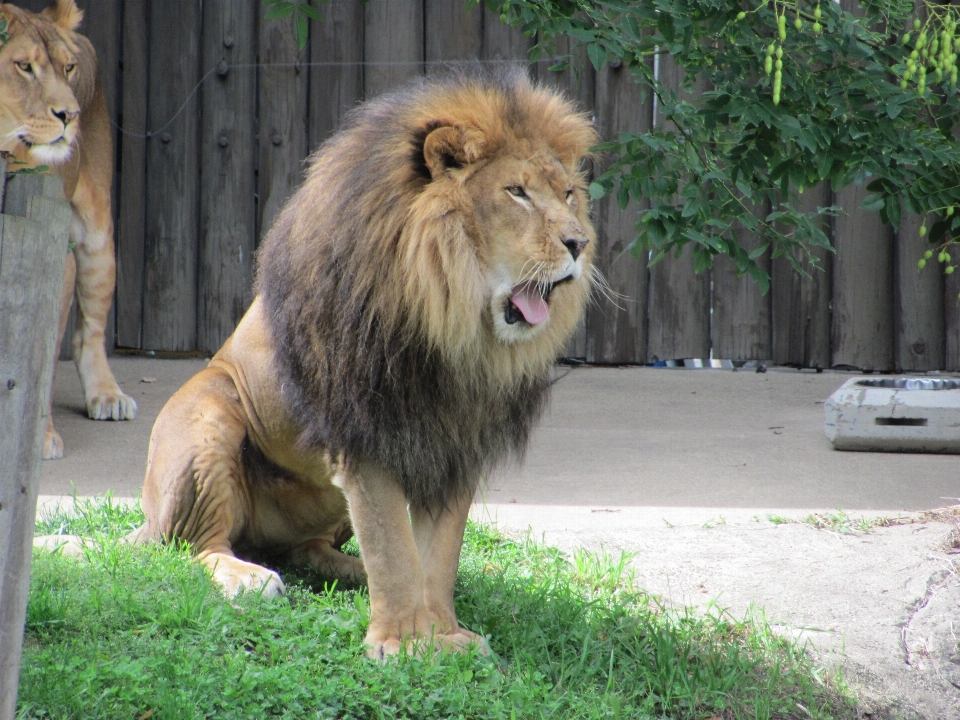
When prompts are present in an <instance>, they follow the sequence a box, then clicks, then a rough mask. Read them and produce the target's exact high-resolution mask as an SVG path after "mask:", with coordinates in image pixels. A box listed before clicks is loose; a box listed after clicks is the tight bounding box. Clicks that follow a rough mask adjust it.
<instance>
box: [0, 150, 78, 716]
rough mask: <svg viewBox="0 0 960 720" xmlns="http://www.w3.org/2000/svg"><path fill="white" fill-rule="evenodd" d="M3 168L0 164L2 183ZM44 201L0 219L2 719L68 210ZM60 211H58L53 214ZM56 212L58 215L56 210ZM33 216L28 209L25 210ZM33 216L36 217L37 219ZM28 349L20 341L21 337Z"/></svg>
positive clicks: (11, 704)
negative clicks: (34, 210) (24, 214)
mask: <svg viewBox="0 0 960 720" xmlns="http://www.w3.org/2000/svg"><path fill="white" fill-rule="evenodd" d="M5 170H6V168H5V165H4V163H3V162H2V161H0V184H2V183H3V178H4V173H5ZM57 192H58V193H59V195H58V196H54V197H56V198H57V199H56V200H54V199H53V197H48V198H41V199H42V200H44V203H43V204H42V205H38V206H37V209H38V210H40V211H41V212H42V213H43V214H44V215H45V216H46V217H44V224H43V225H41V224H40V223H39V222H36V221H34V220H29V219H27V218H23V217H15V216H13V215H0V347H2V348H4V351H3V352H2V353H0V427H2V428H3V433H0V717H3V718H13V717H15V715H16V704H17V687H18V680H19V672H20V654H21V651H22V648H23V627H24V620H25V618H26V611H27V596H28V593H29V588H30V559H31V554H32V544H33V526H34V522H35V519H36V510H37V491H38V489H39V484H40V463H41V451H42V447H43V435H44V430H45V428H46V412H45V411H46V408H47V398H48V396H49V393H50V383H51V379H52V377H53V364H54V353H55V352H56V342H57V334H58V327H59V323H58V322H57V316H58V315H59V306H60V290H61V287H62V284H63V271H64V261H65V259H66V256H67V242H68V239H69V223H70V209H69V207H68V206H67V204H66V202H65V201H64V200H63V190H62V187H61V188H60V189H58V190H57ZM57 207H59V209H60V212H56V210H55V209H56V208H57ZM52 208H53V211H52ZM28 212H29V210H28ZM33 214H36V213H33ZM25 337H28V338H30V340H31V341H30V342H23V338H25Z"/></svg>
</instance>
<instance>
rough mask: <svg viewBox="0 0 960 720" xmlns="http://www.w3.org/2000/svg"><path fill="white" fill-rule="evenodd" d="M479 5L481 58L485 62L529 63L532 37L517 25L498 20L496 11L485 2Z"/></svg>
mask: <svg viewBox="0 0 960 720" xmlns="http://www.w3.org/2000/svg"><path fill="white" fill-rule="evenodd" d="M481 5H482V12H483V46H482V47H481V49H480V56H481V58H482V59H483V60H484V61H485V62H487V63H496V62H503V61H506V62H514V61H519V62H521V63H523V64H529V62H530V48H531V47H533V42H534V41H533V38H531V37H527V36H526V35H524V34H523V33H522V32H521V31H520V28H518V27H511V26H509V25H507V24H506V23H502V22H500V14H499V13H498V12H496V11H495V10H491V9H490V8H489V7H487V5H486V4H485V3H483V4H481Z"/></svg>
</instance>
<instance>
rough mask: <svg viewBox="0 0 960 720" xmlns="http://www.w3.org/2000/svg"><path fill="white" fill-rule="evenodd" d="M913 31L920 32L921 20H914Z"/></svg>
mask: <svg viewBox="0 0 960 720" xmlns="http://www.w3.org/2000/svg"><path fill="white" fill-rule="evenodd" d="M913 29H914V30H919V29H920V18H914V19H913Z"/></svg>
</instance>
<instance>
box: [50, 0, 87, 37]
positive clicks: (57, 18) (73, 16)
mask: <svg viewBox="0 0 960 720" xmlns="http://www.w3.org/2000/svg"><path fill="white" fill-rule="evenodd" d="M41 15H43V16H44V17H45V18H47V20H49V21H50V22H52V23H53V24H54V25H59V26H60V27H62V28H63V29H64V30H76V29H77V28H78V27H80V22H81V21H82V20H83V10H81V9H80V8H78V7H77V3H76V2H75V0H56V2H55V3H54V4H53V5H51V6H50V7H48V8H47V9H46V10H44V11H43V12H42V13H41Z"/></svg>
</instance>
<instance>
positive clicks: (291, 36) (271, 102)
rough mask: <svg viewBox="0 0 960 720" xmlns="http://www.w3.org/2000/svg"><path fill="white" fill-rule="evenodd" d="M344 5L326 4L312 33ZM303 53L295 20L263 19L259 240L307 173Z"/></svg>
mask: <svg viewBox="0 0 960 720" xmlns="http://www.w3.org/2000/svg"><path fill="white" fill-rule="evenodd" d="M343 4H344V3H336V4H335V5H326V6H324V8H323V12H324V19H323V22H322V23H311V27H310V32H311V33H316V32H321V31H323V29H324V28H325V26H326V25H327V23H328V22H329V17H328V14H329V13H330V12H332V11H333V10H334V8H335V7H336V6H339V5H343ZM305 54H306V51H304V52H300V51H299V50H298V48H297V38H296V30H295V26H294V24H293V23H291V22H286V21H284V22H276V21H271V20H265V21H261V23H260V62H261V63H262V66H261V68H260V87H259V93H260V98H259V107H260V155H259V163H258V168H259V171H258V175H257V196H258V198H259V204H258V214H259V218H258V223H257V228H258V229H257V232H256V237H257V238H262V237H265V236H266V234H267V233H268V232H269V231H270V228H271V227H272V226H273V220H274V218H275V217H276V215H277V213H278V212H280V209H281V208H282V207H283V205H284V203H286V201H287V200H288V199H289V198H290V196H291V195H293V193H294V191H295V190H296V189H297V186H298V185H299V184H300V180H301V179H302V177H303V160H304V158H305V157H306V155H307V112H308V111H307V108H308V105H307V90H308V86H307V82H308V72H307V67H306V58H305ZM317 99H318V102H317V106H318V108H321V109H322V108H324V106H325V105H326V103H325V100H324V98H323V97H318V98H317Z"/></svg>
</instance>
